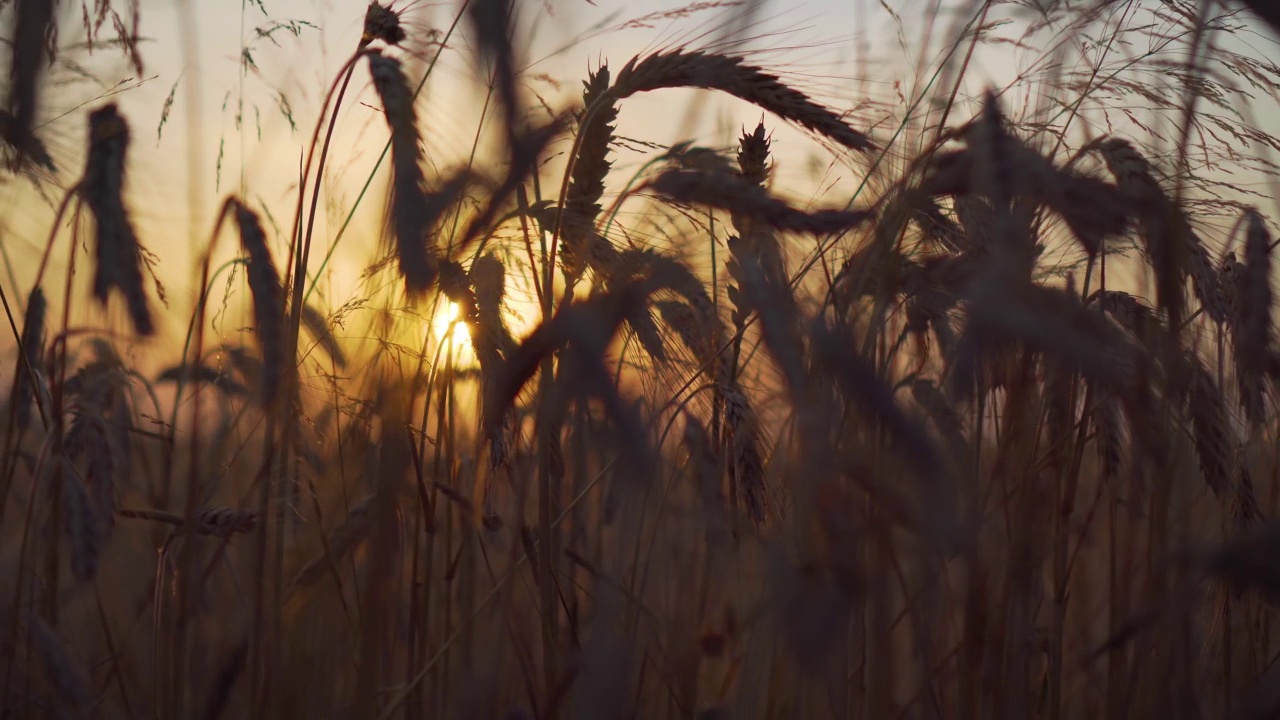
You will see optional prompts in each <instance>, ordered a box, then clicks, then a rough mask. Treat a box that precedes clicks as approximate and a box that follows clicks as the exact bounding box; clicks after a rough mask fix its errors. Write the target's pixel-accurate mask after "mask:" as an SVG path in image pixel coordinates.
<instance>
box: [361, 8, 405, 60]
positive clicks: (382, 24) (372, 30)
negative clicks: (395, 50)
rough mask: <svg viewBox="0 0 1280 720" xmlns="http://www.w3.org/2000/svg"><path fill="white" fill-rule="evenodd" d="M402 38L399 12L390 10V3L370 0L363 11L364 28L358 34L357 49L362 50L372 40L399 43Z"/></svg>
mask: <svg viewBox="0 0 1280 720" xmlns="http://www.w3.org/2000/svg"><path fill="white" fill-rule="evenodd" d="M404 38H405V35H404V28H402V27H400V13H398V12H396V11H395V10H392V9H391V5H390V3H388V4H386V5H383V4H382V3H380V2H378V0H371V1H370V3H369V7H368V8H366V9H365V11H364V29H363V32H361V34H360V46H359V49H361V50H363V49H364V48H365V47H367V46H368V45H369V43H371V42H373V41H374V40H381V41H382V42H384V43H386V44H388V45H399V44H400V43H402V42H404Z"/></svg>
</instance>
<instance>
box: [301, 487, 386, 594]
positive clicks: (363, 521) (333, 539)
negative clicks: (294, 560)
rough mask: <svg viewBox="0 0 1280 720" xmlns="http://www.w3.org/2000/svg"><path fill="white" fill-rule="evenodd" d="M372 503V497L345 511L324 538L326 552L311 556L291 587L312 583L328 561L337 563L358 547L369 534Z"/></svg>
mask: <svg viewBox="0 0 1280 720" xmlns="http://www.w3.org/2000/svg"><path fill="white" fill-rule="evenodd" d="M372 503H373V498H372V497H367V498H365V499H364V500H361V501H360V502H358V503H356V504H355V505H354V506H352V508H351V511H350V512H348V513H347V517H346V519H345V520H343V521H342V524H341V525H339V526H337V527H335V528H334V529H333V530H332V531H330V532H329V536H328V537H327V538H326V540H325V545H326V552H323V553H321V554H320V555H319V556H317V557H315V558H313V559H312V560H311V561H310V562H308V563H307V564H306V565H303V566H302V569H301V570H299V571H298V574H297V575H295V576H294V578H293V587H294V588H295V589H297V588H303V587H307V586H309V585H314V584H315V582H316V581H317V580H319V579H320V578H322V577H323V576H324V574H325V572H326V571H327V570H329V563H330V562H333V563H339V562H341V561H342V560H343V559H345V558H346V557H347V555H348V554H350V553H351V551H352V550H355V549H356V548H357V547H359V545H360V543H362V542H364V539H365V538H366V537H368V536H369V523H370V518H369V508H370V506H371V505H372Z"/></svg>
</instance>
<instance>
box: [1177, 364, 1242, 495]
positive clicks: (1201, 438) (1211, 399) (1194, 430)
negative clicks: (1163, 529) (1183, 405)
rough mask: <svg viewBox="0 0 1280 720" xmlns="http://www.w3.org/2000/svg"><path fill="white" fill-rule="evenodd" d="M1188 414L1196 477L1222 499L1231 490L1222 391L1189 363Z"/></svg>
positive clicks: (1230, 445) (1202, 370)
mask: <svg viewBox="0 0 1280 720" xmlns="http://www.w3.org/2000/svg"><path fill="white" fill-rule="evenodd" d="M1190 365H1191V386H1190V395H1189V398H1188V399H1189V405H1190V407H1189V412H1190V413H1191V435H1192V438H1193V440H1194V441H1195V446H1196V456H1197V457H1198V458H1199V460H1200V473H1201V474H1202V475H1203V476H1204V481H1205V484H1207V485H1208V486H1209V488H1210V489H1211V490H1213V494H1214V495H1216V496H1218V497H1223V495H1224V493H1226V492H1227V491H1228V490H1230V488H1231V477H1232V475H1233V474H1234V473H1233V470H1232V459H1233V452H1234V451H1233V448H1234V447H1235V443H1234V442H1233V441H1232V438H1231V434H1232V433H1231V428H1230V426H1229V425H1228V424H1227V423H1228V420H1227V409H1226V403H1225V401H1224V400H1223V398H1222V391H1221V390H1220V389H1219V388H1218V385H1217V383H1215V382H1214V381H1213V377H1212V376H1211V375H1210V374H1209V371H1208V369H1206V368H1205V367H1204V365H1202V364H1201V363H1199V362H1194V361H1193V362H1191V363H1190Z"/></svg>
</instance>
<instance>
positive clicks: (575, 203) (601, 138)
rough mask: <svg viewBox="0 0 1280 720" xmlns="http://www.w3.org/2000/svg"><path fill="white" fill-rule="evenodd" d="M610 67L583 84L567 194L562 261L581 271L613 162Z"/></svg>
mask: <svg viewBox="0 0 1280 720" xmlns="http://www.w3.org/2000/svg"><path fill="white" fill-rule="evenodd" d="M608 90H609V66H608V65H601V66H600V69H599V70H597V71H595V72H591V73H588V74H587V79H586V80H585V81H583V83H582V104H583V107H584V110H583V115H582V117H581V119H580V120H579V124H578V132H579V133H580V135H581V136H580V138H579V140H578V157H577V158H576V159H575V160H574V163H573V173H572V175H571V176H570V179H569V190H568V192H567V193H566V194H565V201H564V207H565V215H566V216H567V217H566V220H568V221H567V222H564V223H563V225H562V227H561V230H560V238H561V241H562V243H563V247H562V249H561V257H562V262H563V263H565V265H566V267H568V268H570V269H573V270H576V272H571V273H570V277H575V276H576V275H577V274H580V273H581V271H582V268H584V267H585V266H586V265H587V264H588V261H587V260H586V259H585V257H586V256H587V255H588V252H589V251H588V249H587V247H586V245H587V243H589V242H591V241H592V240H595V239H596V238H595V237H594V232H592V231H593V229H594V227H595V222H596V218H597V217H598V216H599V215H600V209H601V208H600V198H601V197H602V196H603V195H604V181H605V178H606V177H608V175H609V169H610V168H611V167H612V166H613V162H612V161H610V160H609V143H610V142H612V140H613V131H614V124H613V123H614V122H615V121H617V119H618V107H617V102H616V99H615V98H614V96H613V95H611V94H609V92H608Z"/></svg>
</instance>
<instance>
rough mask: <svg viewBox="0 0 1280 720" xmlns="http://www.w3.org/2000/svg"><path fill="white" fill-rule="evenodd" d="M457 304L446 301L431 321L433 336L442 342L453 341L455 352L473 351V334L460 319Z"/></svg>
mask: <svg viewBox="0 0 1280 720" xmlns="http://www.w3.org/2000/svg"><path fill="white" fill-rule="evenodd" d="M459 315H460V313H459V311H458V305H457V303H454V302H453V301H451V300H445V301H444V303H443V304H442V305H441V306H440V308H439V309H438V310H437V311H436V314H435V317H434V318H432V319H431V334H432V336H434V337H435V338H436V339H437V340H439V341H440V342H445V341H448V340H452V341H453V346H454V348H455V350H467V351H470V350H471V333H470V331H468V330H467V325H466V323H464V322H462V320H461V318H460V317H459Z"/></svg>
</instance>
